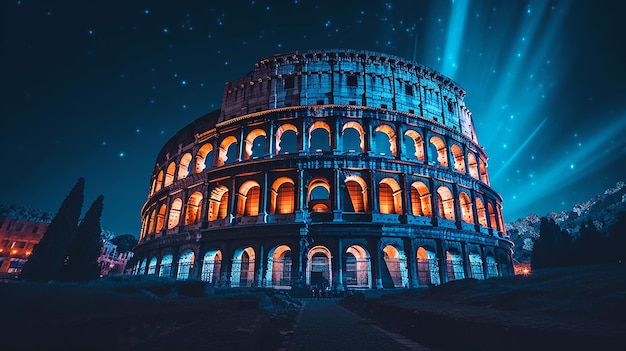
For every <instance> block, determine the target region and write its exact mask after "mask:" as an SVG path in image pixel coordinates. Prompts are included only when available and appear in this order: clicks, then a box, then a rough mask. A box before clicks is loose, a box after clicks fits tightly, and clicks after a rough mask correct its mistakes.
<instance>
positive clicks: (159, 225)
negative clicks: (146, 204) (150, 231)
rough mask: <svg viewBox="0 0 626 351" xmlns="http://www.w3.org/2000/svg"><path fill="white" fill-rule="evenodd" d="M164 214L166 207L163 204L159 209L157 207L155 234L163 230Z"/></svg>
mask: <svg viewBox="0 0 626 351" xmlns="http://www.w3.org/2000/svg"><path fill="white" fill-rule="evenodd" d="M165 212H166V206H165V204H162V205H161V207H159V212H158V213H157V220H156V229H155V230H154V231H155V232H157V233H158V232H160V231H161V230H163V225H164V224H165Z"/></svg>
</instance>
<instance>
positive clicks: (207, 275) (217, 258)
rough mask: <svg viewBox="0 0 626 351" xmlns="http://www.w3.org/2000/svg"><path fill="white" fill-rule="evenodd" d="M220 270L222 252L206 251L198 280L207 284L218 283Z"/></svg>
mask: <svg viewBox="0 0 626 351" xmlns="http://www.w3.org/2000/svg"><path fill="white" fill-rule="evenodd" d="M221 270H222V252H221V251H220V250H213V251H207V252H206V253H205V254H204V258H203V259H202V273H201V275H200V279H202V280H203V281H205V282H208V283H216V282H219V281H220V274H221Z"/></svg>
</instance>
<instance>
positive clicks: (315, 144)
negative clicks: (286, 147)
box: [309, 121, 330, 151]
mask: <svg viewBox="0 0 626 351" xmlns="http://www.w3.org/2000/svg"><path fill="white" fill-rule="evenodd" d="M309 145H310V147H309V150H310V151H330V126H328V124H326V123H325V122H322V121H317V122H315V123H313V125H311V128H309Z"/></svg>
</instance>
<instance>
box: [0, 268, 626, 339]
mask: <svg viewBox="0 0 626 351" xmlns="http://www.w3.org/2000/svg"><path fill="white" fill-rule="evenodd" d="M625 268H626V266H625V265H624V264H613V265H598V266H584V267H570V268H559V269H549V270H537V271H534V272H532V274H530V275H528V276H514V277H507V278H496V279H489V280H474V279H463V280H459V281H454V282H450V283H446V284H443V285H440V286H435V287H432V288H428V289H408V290H378V291H370V292H367V294H366V295H365V294H359V293H357V294H355V295H353V296H351V297H350V298H348V299H346V300H344V301H342V302H341V303H342V304H343V305H344V306H346V307H347V308H349V309H352V310H353V311H355V312H357V313H360V314H363V315H364V316H366V317H367V318H370V319H375V320H377V321H378V322H379V324H381V325H383V326H384V327H387V328H389V329H393V330H394V331H396V332H399V333H402V334H405V335H406V336H408V337H411V338H413V339H415V340H416V341H418V342H420V343H422V344H424V345H426V346H430V347H432V348H433V349H435V350H446V351H447V350H457V349H463V350H502V349H506V350H507V351H515V350H535V351H536V350H547V349H563V350H565V349H568V350H583V349H594V350H596V349H597V350H612V349H615V350H621V349H622V348H623V345H626V313H625V312H626V274H625V273H626V272H625V271H624V270H625ZM293 293H296V291H294V292H293ZM0 298H1V301H2V310H1V311H2V318H1V319H0V330H1V331H2V334H1V335H2V340H1V343H0V345H2V349H7V350H12V351H14V350H37V349H63V350H178V349H184V350H186V351H193V350H206V349H212V350H235V349H247V350H268V351H269V350H277V349H278V347H279V344H280V342H281V341H282V340H283V335H285V334H288V332H289V331H290V330H291V329H292V328H293V326H294V321H295V318H296V316H297V312H298V309H299V307H300V303H299V302H298V301H296V300H293V299H292V298H291V297H290V296H288V295H286V294H284V293H281V292H278V291H274V290H270V289H222V290H220V289H215V290H213V289H211V288H210V287H208V286H206V285H205V284H204V283H203V282H199V281H175V280H169V279H165V280H164V279H157V278H154V277H142V276H139V277H138V276H127V277H118V278H114V279H104V280H100V281H98V282H92V283H87V284H69V283H66V284H60V283H49V284H46V283H26V282H19V281H5V282H0Z"/></svg>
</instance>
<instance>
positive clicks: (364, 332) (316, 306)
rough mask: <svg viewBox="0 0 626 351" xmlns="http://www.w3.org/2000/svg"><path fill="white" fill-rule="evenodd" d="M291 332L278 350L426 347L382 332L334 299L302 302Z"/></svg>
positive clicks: (361, 350)
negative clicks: (284, 343)
mask: <svg viewBox="0 0 626 351" xmlns="http://www.w3.org/2000/svg"><path fill="white" fill-rule="evenodd" d="M303 303H304V306H303V309H302V311H300V314H299V316H298V321H297V324H296V329H295V332H294V333H293V334H292V335H291V336H290V337H289V339H288V340H287V342H286V343H287V345H286V346H285V347H283V348H281V350H286V351H334V350H338V351H339V350H340V351H351V350H360V351H363V350H368V351H369V350H419V351H426V350H429V349H428V348H426V347H424V346H422V345H419V344H417V343H416V342H414V341H412V340H410V339H407V338H405V337H403V336H401V335H399V334H395V333H392V332H389V331H386V330H384V329H382V328H381V327H379V326H377V325H375V324H374V322H372V321H370V320H367V319H362V318H361V317H359V316H357V315H356V314H354V313H352V312H350V311H348V310H346V309H345V308H343V307H341V306H339V305H338V304H337V301H336V300H334V299H329V300H324V299H320V300H304V302H303Z"/></svg>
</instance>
